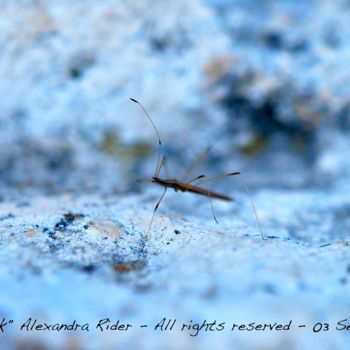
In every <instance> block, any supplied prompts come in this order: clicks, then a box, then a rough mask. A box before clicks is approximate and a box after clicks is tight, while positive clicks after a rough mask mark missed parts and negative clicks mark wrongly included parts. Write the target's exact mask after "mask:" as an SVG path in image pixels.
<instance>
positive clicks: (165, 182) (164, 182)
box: [130, 98, 265, 239]
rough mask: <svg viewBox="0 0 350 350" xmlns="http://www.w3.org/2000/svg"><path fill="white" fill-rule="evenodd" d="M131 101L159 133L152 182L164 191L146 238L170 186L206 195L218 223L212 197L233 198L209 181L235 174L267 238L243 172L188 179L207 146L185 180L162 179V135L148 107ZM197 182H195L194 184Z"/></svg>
mask: <svg viewBox="0 0 350 350" xmlns="http://www.w3.org/2000/svg"><path fill="white" fill-rule="evenodd" d="M130 100H131V101H133V102H135V103H137V104H138V105H139V106H140V108H141V109H142V111H143V112H144V113H145V114H146V116H147V118H148V119H149V121H150V122H151V124H152V126H153V128H154V130H155V132H156V134H157V138H158V145H159V148H158V158H157V166H156V169H155V172H154V175H153V176H152V180H151V182H153V183H155V184H157V185H159V186H162V187H164V191H163V193H162V195H161V196H160V198H159V200H158V202H157V204H156V205H155V207H154V210H153V214H152V218H151V221H150V223H149V225H148V229H147V232H146V235H145V238H147V236H148V234H149V232H150V230H151V226H152V223H153V219H154V216H155V214H156V212H157V210H158V208H159V205H160V203H161V201H162V200H163V198H164V196H165V194H166V192H167V190H168V188H173V189H174V190H175V191H176V192H177V191H181V192H192V193H196V194H199V195H203V196H206V197H208V199H209V202H210V206H211V210H212V213H213V217H214V220H215V222H216V223H218V220H217V218H216V215H215V211H214V207H213V203H212V200H211V199H212V198H216V199H221V200H225V201H232V200H233V198H231V197H229V196H227V195H224V194H220V193H216V192H213V191H209V188H208V182H210V181H214V180H218V179H221V178H223V177H226V176H235V175H241V181H242V185H243V187H244V189H245V192H246V193H247V195H248V197H249V200H250V203H251V205H252V208H253V211H254V215H255V218H256V221H257V223H258V226H259V231H260V235H261V238H262V239H265V237H264V235H263V230H262V227H261V224H260V220H259V217H258V214H257V212H256V209H255V206H254V203H253V200H252V198H251V196H250V194H249V191H248V187H247V185H246V183H245V181H244V180H243V177H242V174H241V173H240V172H239V171H235V172H232V173H227V174H222V175H218V176H214V177H211V178H207V177H206V176H205V175H203V174H202V175H199V176H196V177H195V178H193V179H192V180H191V181H187V179H188V178H189V176H190V174H192V172H193V171H194V169H195V168H196V167H197V166H198V164H199V163H200V162H201V161H202V160H203V159H204V158H205V156H206V155H207V154H208V152H209V150H210V148H207V149H206V150H205V151H204V152H203V153H202V154H201V155H200V156H199V157H198V158H197V159H196V161H195V162H194V163H193V165H192V166H191V167H190V168H189V170H188V171H187V173H186V175H185V176H184V179H183V180H177V179H172V178H169V176H168V178H166V179H162V178H161V177H160V171H161V169H162V168H165V169H166V161H167V159H166V157H163V158H162V160H160V159H161V153H162V141H161V139H160V135H159V132H158V129H157V127H156V126H155V124H154V122H153V120H152V119H151V117H150V116H149V114H148V113H147V111H146V109H145V108H144V107H143V105H142V104H141V103H140V102H139V101H137V100H135V99H134V98H130ZM193 183H195V184H193ZM204 183H205V185H206V188H205V189H204V188H202V187H199V185H200V184H204Z"/></svg>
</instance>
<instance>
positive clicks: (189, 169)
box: [183, 147, 211, 181]
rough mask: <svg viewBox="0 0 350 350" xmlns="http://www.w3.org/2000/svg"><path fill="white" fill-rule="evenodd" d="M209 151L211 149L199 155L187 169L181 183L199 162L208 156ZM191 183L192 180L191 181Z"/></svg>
mask: <svg viewBox="0 0 350 350" xmlns="http://www.w3.org/2000/svg"><path fill="white" fill-rule="evenodd" d="M210 150H211V147H208V148H206V149H205V150H204V152H203V153H201V154H200V155H199V156H198V157H197V158H196V159H195V161H194V162H193V163H192V165H191V166H190V167H189V168H188V170H187V172H186V174H185V176H184V177H183V181H186V180H187V179H188V178H189V176H190V175H191V174H192V173H193V171H194V170H195V169H196V168H197V166H198V165H199V163H200V162H202V161H203V159H204V158H205V157H206V156H207V155H208V153H209V151H210ZM192 181H193V180H192Z"/></svg>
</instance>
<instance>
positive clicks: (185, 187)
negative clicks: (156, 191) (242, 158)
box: [152, 173, 239, 201]
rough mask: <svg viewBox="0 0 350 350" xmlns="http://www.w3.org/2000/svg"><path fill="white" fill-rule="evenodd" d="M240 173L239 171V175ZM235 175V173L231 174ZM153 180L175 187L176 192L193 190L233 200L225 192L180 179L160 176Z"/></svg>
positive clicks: (211, 196)
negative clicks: (211, 189) (207, 188)
mask: <svg viewBox="0 0 350 350" xmlns="http://www.w3.org/2000/svg"><path fill="white" fill-rule="evenodd" d="M238 174H239V173H237V175H238ZM231 175H234V174H231ZM152 182H153V183H155V184H157V185H160V186H163V187H170V188H173V189H174V190H175V191H176V192H177V191H181V192H192V193H197V194H201V195H203V196H206V197H208V196H210V198H216V199H222V200H225V201H232V200H233V198H232V197H229V196H226V195H224V194H220V193H216V192H212V191H209V190H206V189H204V188H201V187H198V186H194V185H191V184H190V183H187V182H183V181H180V180H176V179H161V178H159V177H155V176H153V177H152Z"/></svg>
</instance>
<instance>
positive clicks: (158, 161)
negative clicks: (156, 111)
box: [129, 97, 162, 176]
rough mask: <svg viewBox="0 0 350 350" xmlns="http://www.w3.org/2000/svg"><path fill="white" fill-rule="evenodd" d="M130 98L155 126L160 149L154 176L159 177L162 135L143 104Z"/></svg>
mask: <svg viewBox="0 0 350 350" xmlns="http://www.w3.org/2000/svg"><path fill="white" fill-rule="evenodd" d="M129 98H130V100H131V101H132V102H135V103H137V104H138V105H139V106H140V108H141V109H142V111H143V112H144V113H145V114H146V116H147V118H148V119H149V121H150V122H151V123H152V126H153V128H154V130H155V132H156V134H157V137H158V144H159V149H158V159H157V167H156V170H155V172H154V176H157V174H158V172H159V170H160V169H159V170H158V168H159V166H160V154H161V148H162V141H161V140H160V135H159V132H158V129H157V127H156V125H155V124H154V123H153V120H152V118H151V117H150V116H149V114H148V113H147V111H146V109H145V108H144V107H143V105H142V104H141V102H139V101H137V100H135V99H134V98H131V97H129Z"/></svg>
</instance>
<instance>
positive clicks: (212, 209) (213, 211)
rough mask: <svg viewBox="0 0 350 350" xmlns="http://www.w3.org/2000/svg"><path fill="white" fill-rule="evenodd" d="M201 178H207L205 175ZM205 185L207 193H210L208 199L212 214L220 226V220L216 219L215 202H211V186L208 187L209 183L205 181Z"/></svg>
mask: <svg viewBox="0 0 350 350" xmlns="http://www.w3.org/2000/svg"><path fill="white" fill-rule="evenodd" d="M201 177H205V175H203V176H201ZM205 185H206V187H207V193H208V198H209V202H210V206H211V211H212V213H213V217H214V220H215V222H216V223H217V224H218V223H219V221H218V219H217V218H216V215H215V210H214V206H213V202H212V200H211V196H210V191H209V186H208V182H207V181H205Z"/></svg>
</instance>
